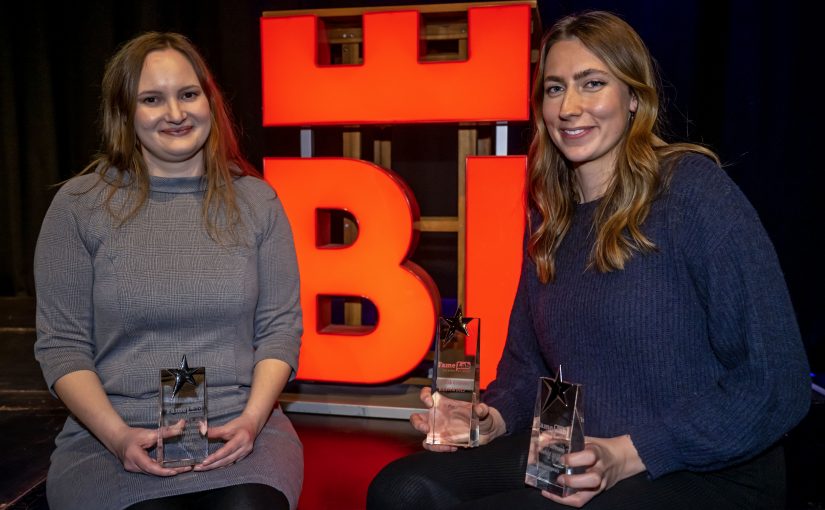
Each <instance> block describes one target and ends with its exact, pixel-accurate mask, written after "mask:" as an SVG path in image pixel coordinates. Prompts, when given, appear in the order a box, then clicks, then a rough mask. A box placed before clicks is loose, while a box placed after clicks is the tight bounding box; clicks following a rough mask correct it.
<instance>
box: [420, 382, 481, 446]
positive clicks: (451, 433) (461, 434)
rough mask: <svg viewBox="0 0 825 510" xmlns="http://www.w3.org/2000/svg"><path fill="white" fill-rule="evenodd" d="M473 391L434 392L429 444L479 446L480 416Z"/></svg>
mask: <svg viewBox="0 0 825 510" xmlns="http://www.w3.org/2000/svg"><path fill="white" fill-rule="evenodd" d="M474 404H475V398H474V394H473V392H472V391H466V392H464V391H462V392H458V391H441V392H435V393H433V407H432V409H431V413H432V424H431V426H430V433H429V434H428V435H427V443H428V444H441V445H449V446H461V447H464V448H474V447H476V446H478V416H476V414H475V409H474V407H473V405H474Z"/></svg>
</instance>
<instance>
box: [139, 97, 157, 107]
mask: <svg viewBox="0 0 825 510" xmlns="http://www.w3.org/2000/svg"><path fill="white" fill-rule="evenodd" d="M140 102H141V103H143V104H148V105H153V104H157V103H158V98H157V97H155V96H146V97H144V98H143V99H141V100H140Z"/></svg>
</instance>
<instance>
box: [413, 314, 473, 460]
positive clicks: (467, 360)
mask: <svg viewBox="0 0 825 510" xmlns="http://www.w3.org/2000/svg"><path fill="white" fill-rule="evenodd" d="M480 338H481V320H480V319H475V318H472V317H463V316H462V314H461V307H460V306H459V307H458V310H456V313H455V315H454V316H453V317H449V318H445V317H440V318H439V321H438V334H437V335H436V341H435V360H434V361H435V363H434V366H433V407H432V409H430V432H429V434H427V439H426V441H427V443H429V444H443V445H452V446H463V447H474V446H478V416H477V415H476V413H475V405H476V404H478V402H479V372H478V361H479V339H480Z"/></svg>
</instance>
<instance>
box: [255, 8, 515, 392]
mask: <svg viewBox="0 0 825 510" xmlns="http://www.w3.org/2000/svg"><path fill="white" fill-rule="evenodd" d="M468 25H469V31H468V36H467V38H468V54H469V57H468V59H467V60H466V61H462V62H437V63H429V62H427V63H425V62H419V60H418V47H419V42H418V30H419V13H418V12H416V11H403V12H381V13H370V14H366V15H364V32H363V33H364V42H363V48H364V50H363V64H362V65H352V66H326V65H322V64H323V63H322V62H319V59H318V56H317V48H318V46H319V43H318V34H317V31H318V27H319V21H318V19H317V18H316V17H315V16H295V17H281V18H278V17H274V18H263V19H262V20H261V45H262V46H261V50H262V51H261V53H262V59H263V61H262V75H263V118H264V125H266V126H277V125H298V126H310V125H318V124H365V123H379V122H380V123H386V124H399V123H412V122H458V121H507V120H526V119H527V118H528V115H529V113H528V105H529V101H528V97H529V96H528V88H529V83H528V79H529V65H530V64H529V55H530V47H529V45H530V7H529V6H528V5H507V6H496V7H481V8H472V9H469V11H468ZM264 173H265V177H266V179H267V180H268V181H269V182H270V183H271V184H272V185H273V187H274V188H275V189H276V190H277V191H278V194H279V196H280V197H281V200H282V201H283V204H284V208H285V209H286V212H287V215H288V216H289V218H290V222H291V224H292V228H293V235H294V237H295V244H296V252H297V255H298V264H299V267H300V271H301V304H302V307H303V311H304V329H305V331H304V337H303V344H302V347H301V358H300V362H299V370H298V378H300V379H303V380H314V381H337V382H348V383H379V382H385V381H389V380H392V379H397V378H399V377H403V376H404V375H405V374H406V373H408V372H409V371H410V370H411V369H412V368H414V367H415V366H416V365H417V364H418V363H419V362H420V361H421V360H422V359H423V357H424V356H425V355H426V354H427V352H428V350H429V348H430V346H431V342H432V340H433V335H434V332H435V326H436V323H435V321H436V318H437V315H438V310H439V296H438V292H437V290H436V288H435V285H434V284H433V282H432V280H431V279H430V277H429V276H428V275H427V274H426V273H425V272H424V271H423V270H422V269H421V268H419V267H418V266H416V265H415V264H413V263H411V262H410V261H408V260H407V257H408V255H409V253H410V250H411V249H412V247H413V242H414V239H415V232H414V231H413V223H414V221H415V220H416V219H417V214H418V211H417V206H416V205H415V199H414V197H412V195H411V193H410V192H409V190H408V189H407V187H406V185H404V183H403V182H401V180H400V179H399V178H398V177H397V176H396V175H395V174H393V173H392V172H391V171H388V170H386V169H383V168H380V167H378V166H375V165H373V164H371V163H367V162H364V161H360V160H352V159H346V158H304V159H299V158H267V159H266V160H265V162H264ZM524 178H525V158H524V157H523V156H513V157H470V158H468V159H467V184H466V225H465V231H466V275H464V277H465V282H466V306H465V315H467V316H473V317H479V318H481V319H482V321H483V323H484V335H482V338H481V342H482V347H481V348H482V356H481V377H482V386H483V387H486V385H487V384H488V383H489V381H490V380H492V379H493V377H494V374H495V367H496V365H497V364H498V360H499V358H500V355H501V351H502V349H503V345H504V339H505V337H506V332H507V320H508V317H509V313H510V307H511V305H512V301H513V298H514V296H515V289H516V285H517V283H518V276H519V269H520V265H521V246H522V235H523V230H524V208H523V203H522V202H523V201H522V195H523V187H524ZM330 209H340V210H345V211H348V212H349V213H350V214H351V215H352V216H353V217H354V218H355V220H356V221H357V223H358V238H357V239H356V240H355V242H354V243H352V244H351V245H348V246H345V247H330V246H325V245H323V243H319V235H318V233H319V230H320V229H321V228H322V226H321V225H320V222H321V221H322V219H321V218H322V217H323V214H321V211H325V210H330ZM324 296H355V297H363V298H366V299H369V300H370V301H372V303H373V304H374V305H375V306H376V308H377V310H378V320H377V324H376V325H375V326H374V327H372V326H370V327H348V326H335V325H332V324H330V321H329V318H328V317H327V313H326V312H325V307H324V306H322V304H323V303H322V301H323V299H324Z"/></svg>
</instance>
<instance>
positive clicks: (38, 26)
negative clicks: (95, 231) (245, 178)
mask: <svg viewBox="0 0 825 510" xmlns="http://www.w3.org/2000/svg"><path fill="white" fill-rule="evenodd" d="M410 3H415V2H412V1H409V0H406V1H405V0H401V1H394V0H390V1H384V2H379V1H357V0H349V1H342V2H338V1H332V0H328V1H320V0H319V1H288V0H287V1H278V0H270V1H260V0H258V1H256V0H234V1H232V2H219V1H200V2H182V1H178V0H147V1H131V2H129V1H124V2H114V1H113V2H88V1H86V2H83V1H81V2H60V3H53V2H37V1H28V2H19V1H18V2H15V1H14V0H10V1H7V2H4V4H3V6H2V7H0V130H1V132H2V136H0V143H2V146H0V186H2V189H0V200H2V205H0V210H1V211H2V216H0V295H32V294H33V292H34V291H33V278H32V269H31V260H32V256H33V251H34V245H35V241H36V237H37V232H38V230H39V226H40V222H41V221H42V218H43V215H44V214H45V211H46V209H47V208H48V204H49V202H50V201H51V198H52V196H53V194H54V192H55V188H54V187H53V185H55V184H56V183H59V182H60V181H61V180H64V179H67V178H69V177H70V176H71V175H73V174H74V173H76V172H78V171H79V170H81V169H82V168H83V166H84V165H85V164H86V163H87V162H88V161H89V159H90V157H91V156H92V155H93V153H94V152H95V150H96V149H97V147H98V142H99V138H98V134H97V124H96V122H97V109H98V99H99V92H100V86H99V83H100V79H101V75H102V71H103V65H104V63H105V61H106V59H107V58H108V57H109V56H110V55H111V54H112V52H113V51H114V50H115V48H116V47H117V45H118V44H120V43H122V42H124V41H125V40H127V39H129V38H130V37H132V36H134V35H136V34H137V33H139V32H142V31H145V30H174V31H179V32H182V33H184V34H186V35H188V36H189V37H190V38H191V39H192V40H193V41H194V42H195V44H196V45H198V46H199V47H200V48H201V49H202V50H203V52H204V54H205V56H206V57H207V60H208V62H209V63H210V65H211V66H212V68H213V70H214V71H215V73H216V75H217V78H218V82H219V83H220V84H221V85H222V87H223V88H224V91H225V92H226V95H227V97H228V99H229V101H230V103H231V105H232V107H233V110H234V112H235V115H236V117H237V119H238V121H239V123H240V124H241V125H242V126H243V128H244V132H243V137H242V143H243V145H244V148H245V150H246V152H247V154H248V155H249V157H250V159H251V160H252V161H253V162H258V161H261V159H262V158H263V157H264V156H265V155H283V152H282V150H283V147H284V146H285V144H286V145H290V144H293V145H294V144H297V138H296V136H297V135H296V134H295V133H294V132H293V131H294V130H293V131H290V130H285V129H280V128H278V129H273V128H267V129H264V128H262V127H261V115H260V111H261V102H260V95H261V92H260V49H259V46H258V45H259V40H258V18H259V17H260V14H261V13H262V12H263V11H265V10H280V9H310V8H318V7H344V6H356V5H390V4H396V5H399V4H410ZM420 3H423V2H420ZM429 3H446V2H429ZM539 7H540V13H541V18H542V22H543V24H544V26H545V27H547V26H549V25H550V24H551V23H552V21H553V20H555V19H556V18H558V17H559V16H561V15H563V14H566V13H569V12H574V11H579V10H583V9H588V8H599V9H607V10H611V11H613V12H615V13H617V14H619V15H621V16H622V17H623V18H625V19H626V20H627V21H629V22H630V23H631V25H633V26H634V27H636V29H637V30H638V31H639V32H640V34H641V35H642V37H643V38H644V39H645V41H646V42H647V43H648V45H649V47H650V49H651V52H652V53H653V55H654V56H655V58H656V60H657V62H658V64H659V67H660V71H661V74H662V78H663V92H664V95H665V96H666V99H667V100H666V103H665V118H666V119H667V121H668V125H669V129H668V131H667V135H668V139H669V140H671V141H677V140H691V141H694V142H700V143H705V144H707V145H709V146H711V147H712V148H713V149H714V150H716V151H717V152H718V153H719V155H720V156H721V158H722V160H723V162H724V163H725V164H726V165H727V170H728V172H729V173H730V175H731V176H732V177H733V178H734V180H735V181H736V182H737V183H738V184H739V186H740V187H741V188H742V189H743V191H744V192H745V194H746V195H747V196H748V197H749V199H750V200H751V201H752V203H753V204H754V206H755V207H756V209H757V211H758V212H759V214H760V216H761V218H762V221H763V223H764V224H765V226H766V228H767V229H768V232H769V234H770V236H771V238H772V239H773V241H774V244H775V246H776V249H777V252H778V253H779V257H780V261H781V263H782V266H783V269H784V271H785V274H786V278H787V281H788V284H789V287H790V289H791V295H792V298H793V302H794V306H795V308H796V311H797V316H798V319H799V323H800V327H801V329H802V333H803V337H804V339H805V342H806V346H807V348H808V353H809V356H810V359H811V362H812V365H813V366H814V367H815V368H818V369H819V370H825V365H824V363H825V355H823V349H825V346H824V345H823V344H825V340H823V320H822V319H821V314H819V313H818V310H817V309H816V307H817V303H821V302H822V299H821V298H820V297H819V293H820V292H821V289H820V287H821V286H822V284H823V283H825V278H823V276H825V275H824V274H823V273H825V271H823V266H822V264H819V263H818V260H816V259H815V257H816V256H817V253H816V250H815V249H814V248H813V246H812V245H814V243H815V242H816V240H817V237H818V235H819V233H820V231H821V229H822V227H821V225H822V224H823V220H825V214H824V213H823V211H825V208H823V207H822V205H821V199H820V197H819V196H818V195H819V191H820V189H821V185H822V183H823V180H825V179H823V177H822V168H821V164H820V163H818V162H817V161H816V159H815V158H814V155H813V153H812V152H813V149H814V148H816V147H817V145H816V144H817V143H818V142H819V143H821V142H820V140H821V139H822V137H823V135H824V134H825V130H823V127H822V122H820V121H819V118H818V116H819V114H817V113H816V112H817V111H821V110H822V107H821V104H820V103H821V99H820V97H821V92H820V91H819V87H818V85H819V81H818V75H819V74H820V73H818V72H816V70H817V69H818V68H819V67H820V66H819V62H820V60H821V53H822V51H823V45H822V43H821V42H819V39H818V37H817V36H816V34H817V33H818V30H821V28H820V27H819V26H816V24H818V22H817V20H816V18H815V16H813V15H812V14H811V13H810V12H809V10H803V9H802V8H801V6H798V5H796V3H795V2H793V1H790V2H782V3H780V4H772V5H770V7H768V4H764V3H752V2H749V1H745V0H729V1H727V2H724V1H723V2H719V1H710V0H693V1H685V2H662V1H658V0H636V1H629V0H626V1H621V0H613V1H598V0H589V1H571V0H566V1H565V0H561V1H544V0H539Z"/></svg>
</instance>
